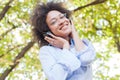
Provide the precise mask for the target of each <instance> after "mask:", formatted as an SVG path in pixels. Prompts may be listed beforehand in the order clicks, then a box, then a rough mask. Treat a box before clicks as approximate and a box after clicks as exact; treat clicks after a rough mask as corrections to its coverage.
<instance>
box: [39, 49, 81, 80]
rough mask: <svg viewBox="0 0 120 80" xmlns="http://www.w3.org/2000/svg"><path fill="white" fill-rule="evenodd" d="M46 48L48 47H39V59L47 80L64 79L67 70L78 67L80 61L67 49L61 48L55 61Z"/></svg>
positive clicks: (71, 70)
mask: <svg viewBox="0 0 120 80" xmlns="http://www.w3.org/2000/svg"><path fill="white" fill-rule="evenodd" d="M48 50H50V49H49V48H48V47H42V48H41V49H40V61H41V64H42V68H43V70H44V72H45V74H46V77H47V78H48V80H66V78H67V75H68V73H69V72H73V71H75V70H76V69H78V68H79V67H80V61H79V60H78V58H77V57H76V56H75V55H73V54H72V53H71V52H69V50H67V49H63V50H62V53H61V55H60V56H59V60H57V61H56V60H55V58H54V57H53V56H52V55H51V54H50V51H48Z"/></svg>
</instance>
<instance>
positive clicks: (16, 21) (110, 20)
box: [0, 0, 120, 80]
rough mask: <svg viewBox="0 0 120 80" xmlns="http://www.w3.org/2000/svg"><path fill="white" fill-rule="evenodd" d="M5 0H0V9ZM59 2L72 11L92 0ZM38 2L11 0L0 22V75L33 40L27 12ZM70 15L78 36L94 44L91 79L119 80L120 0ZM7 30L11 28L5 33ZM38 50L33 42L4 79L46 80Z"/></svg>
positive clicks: (6, 0) (109, 0)
mask: <svg viewBox="0 0 120 80" xmlns="http://www.w3.org/2000/svg"><path fill="white" fill-rule="evenodd" d="M8 1H9V0H4V1H3V0H0V3H1V5H0V12H1V11H2V10H3V8H4V6H5V4H6V3H7V2H8ZM40 1H41V2H47V0H40ZM48 1H51V0H48ZM56 1H57V0H56ZM60 1H64V2H65V5H66V7H68V9H70V10H74V9H75V8H77V7H80V6H84V5H86V4H89V3H91V2H93V1H94V0H60ZM37 2H38V0H14V1H13V2H12V3H11V4H10V6H11V8H10V9H9V11H8V12H7V13H6V14H5V16H4V18H3V19H2V20H1V21H0V76H1V75H2V74H3V73H4V71H5V70H6V69H9V68H10V65H12V64H13V60H14V58H15V57H16V56H17V55H18V54H19V52H20V51H21V50H22V48H23V47H25V46H26V45H27V43H28V42H30V41H31V40H32V32H31V25H30V15H31V13H32V10H33V7H34V6H35V4H36V3H37ZM72 18H73V21H74V22H75V26H76V29H77V31H78V33H79V35H80V37H81V38H88V39H90V40H91V41H92V43H93V45H94V46H95V49H96V52H97V58H96V60H95V62H94V63H93V75H94V78H93V80H120V72H119V71H120V68H119V66H120V65H119V64H118V63H119V62H118V61H120V59H119V57H120V51H119V50H120V48H119V45H120V1H119V0H107V1H106V2H104V3H102V4H97V5H92V6H88V7H85V8H82V9H80V10H77V11H76V12H74V13H73V15H72ZM10 29H11V30H10ZM8 30H10V31H9V32H8V33H6V32H7V31H8ZM5 33H6V34H5ZM2 35H4V36H2ZM38 53H39V47H38V45H37V44H36V43H35V45H34V46H33V47H32V48H31V49H30V50H29V51H28V52H27V53H26V54H25V56H24V57H23V58H22V59H20V60H19V61H20V63H19V65H17V66H16V67H15V68H14V69H13V70H12V72H11V73H10V74H9V75H8V76H7V78H6V80H45V76H44V73H43V71H42V69H41V64H40V61H39V55H38ZM33 75H34V76H33Z"/></svg>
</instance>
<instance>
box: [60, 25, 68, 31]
mask: <svg viewBox="0 0 120 80" xmlns="http://www.w3.org/2000/svg"><path fill="white" fill-rule="evenodd" d="M67 25H68V24H64V25H63V26H61V27H60V29H59V30H64V29H66V26H67Z"/></svg>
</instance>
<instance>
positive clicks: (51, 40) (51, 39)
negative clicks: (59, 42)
mask: <svg viewBox="0 0 120 80" xmlns="http://www.w3.org/2000/svg"><path fill="white" fill-rule="evenodd" d="M45 40H46V41H47V42H49V43H53V42H54V39H53V38H50V37H47V36H46V37H45Z"/></svg>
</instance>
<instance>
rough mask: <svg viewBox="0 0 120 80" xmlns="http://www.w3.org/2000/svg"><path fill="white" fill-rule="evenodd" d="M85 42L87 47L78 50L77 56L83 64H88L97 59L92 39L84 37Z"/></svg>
mask: <svg viewBox="0 0 120 80" xmlns="http://www.w3.org/2000/svg"><path fill="white" fill-rule="evenodd" d="M83 43H84V44H85V48H84V49H83V50H81V51H79V52H77V57H78V59H79V60H80V61H81V66H87V65H89V64H90V63H91V62H92V61H93V60H95V57H96V52H95V49H94V47H93V45H92V43H91V42H90V41H88V40H87V39H84V40H83Z"/></svg>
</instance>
